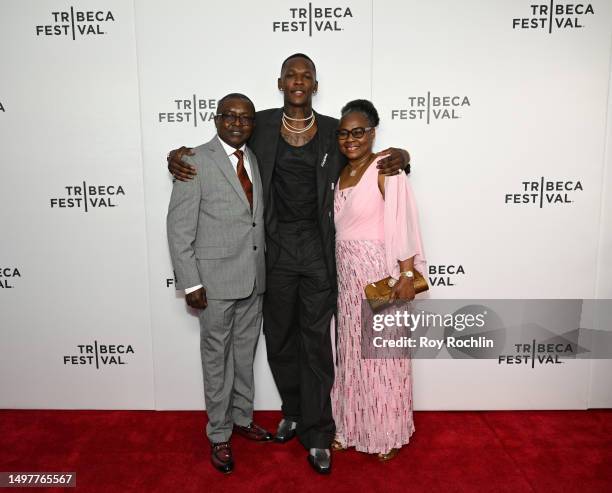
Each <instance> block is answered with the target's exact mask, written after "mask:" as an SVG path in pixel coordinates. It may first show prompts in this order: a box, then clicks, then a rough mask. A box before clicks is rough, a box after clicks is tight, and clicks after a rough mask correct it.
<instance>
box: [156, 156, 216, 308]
mask: <svg viewBox="0 0 612 493" xmlns="http://www.w3.org/2000/svg"><path fill="white" fill-rule="evenodd" d="M183 159H184V161H185V162H186V163H187V164H188V165H189V166H191V167H193V168H194V169H197V167H196V163H195V161H194V158H192V157H191V156H184V157H183ZM193 176H194V178H195V179H193V180H187V181H181V180H174V183H173V185H172V196H171V197H170V205H169V206H168V216H167V218H166V227H167V231H168V245H169V247H170V256H171V258H172V265H173V266H174V272H175V273H176V278H177V284H176V286H177V288H178V289H185V290H186V291H187V294H186V295H185V301H186V302H187V304H188V305H189V306H191V307H192V308H200V309H204V308H206V306H207V300H206V290H205V289H204V288H203V287H202V280H201V279H200V274H199V271H198V266H197V260H196V257H195V250H194V242H195V239H196V233H197V229H198V216H199V213H200V200H201V195H202V189H201V187H200V180H199V177H198V176H197V174H194V175H193ZM194 287H197V289H195V290H192V289H193V288H194Z"/></svg>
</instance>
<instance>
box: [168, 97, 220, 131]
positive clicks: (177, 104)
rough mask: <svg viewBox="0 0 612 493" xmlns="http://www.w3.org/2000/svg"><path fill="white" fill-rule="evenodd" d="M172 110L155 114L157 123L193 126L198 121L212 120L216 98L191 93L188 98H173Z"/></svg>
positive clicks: (195, 125)
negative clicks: (201, 96)
mask: <svg viewBox="0 0 612 493" xmlns="http://www.w3.org/2000/svg"><path fill="white" fill-rule="evenodd" d="M171 106H172V107H173V111H164V112H159V113H158V114H157V121H158V123H180V124H185V123H186V124H189V125H193V126H194V127H197V126H198V123H206V122H210V121H213V120H214V118H215V114H216V113H217V100H216V99H210V98H200V97H197V96H196V95H195V94H193V95H192V96H191V97H190V98H189V99H179V98H176V99H173V100H172V103H171Z"/></svg>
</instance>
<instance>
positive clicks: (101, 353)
mask: <svg viewBox="0 0 612 493" xmlns="http://www.w3.org/2000/svg"><path fill="white" fill-rule="evenodd" d="M132 354H134V348H133V347H132V345H131V344H100V343H99V342H98V341H94V342H93V344H77V346H76V354H67V355H64V356H63V360H64V365H86V366H94V365H95V367H96V369H97V370H101V369H102V367H105V366H120V365H127V364H128V359H129V357H130V356H129V355H132Z"/></svg>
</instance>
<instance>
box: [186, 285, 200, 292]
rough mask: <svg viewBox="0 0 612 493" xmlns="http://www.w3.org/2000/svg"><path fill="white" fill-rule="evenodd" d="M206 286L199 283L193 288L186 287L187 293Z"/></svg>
mask: <svg viewBox="0 0 612 493" xmlns="http://www.w3.org/2000/svg"><path fill="white" fill-rule="evenodd" d="M203 287H204V286H202V285H201V284H198V285H197V286H193V287H191V288H187V289H185V294H189V293H193V292H194V291H197V290H198V289H200V288H203Z"/></svg>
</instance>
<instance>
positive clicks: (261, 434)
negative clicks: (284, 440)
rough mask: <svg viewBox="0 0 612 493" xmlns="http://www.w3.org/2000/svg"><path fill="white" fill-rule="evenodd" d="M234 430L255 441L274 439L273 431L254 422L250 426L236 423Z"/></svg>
mask: <svg viewBox="0 0 612 493" xmlns="http://www.w3.org/2000/svg"><path fill="white" fill-rule="evenodd" d="M234 431H235V432H236V433H238V435H242V436H243V437H245V438H248V439H249V440H253V441H255V442H270V441H272V433H270V432H269V431H267V430H265V429H264V428H262V427H261V426H259V425H257V424H255V423H253V422H252V423H251V424H250V425H249V426H240V425H234Z"/></svg>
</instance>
